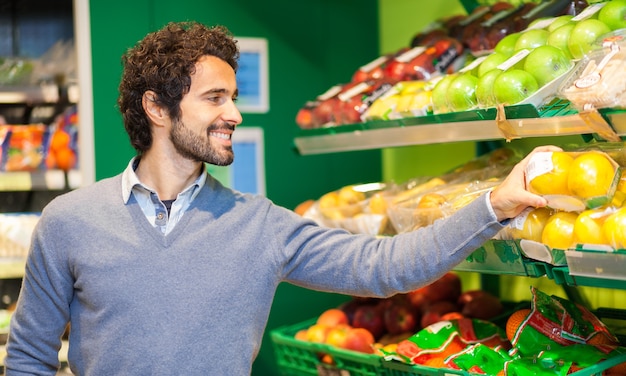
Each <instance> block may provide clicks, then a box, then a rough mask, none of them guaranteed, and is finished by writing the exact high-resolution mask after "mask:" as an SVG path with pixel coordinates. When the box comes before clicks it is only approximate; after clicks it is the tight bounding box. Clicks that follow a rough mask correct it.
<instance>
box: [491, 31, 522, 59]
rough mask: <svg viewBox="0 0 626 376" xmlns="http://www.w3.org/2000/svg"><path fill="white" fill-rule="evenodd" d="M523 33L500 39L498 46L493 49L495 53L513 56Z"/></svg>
mask: <svg viewBox="0 0 626 376" xmlns="http://www.w3.org/2000/svg"><path fill="white" fill-rule="evenodd" d="M520 35H522V34H521V33H512V34H509V35H507V36H505V37H504V38H502V39H500V41H499V42H498V43H496V46H495V47H494V48H493V50H494V51H495V52H500V53H502V54H504V55H507V56H511V55H513V52H514V51H515V43H516V42H517V40H518V39H519V37H520Z"/></svg>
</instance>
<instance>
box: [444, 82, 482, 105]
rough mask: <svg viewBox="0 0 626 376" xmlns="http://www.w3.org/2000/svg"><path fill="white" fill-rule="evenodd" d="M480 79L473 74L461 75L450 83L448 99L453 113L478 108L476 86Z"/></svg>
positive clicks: (447, 93) (447, 91)
mask: <svg viewBox="0 0 626 376" xmlns="http://www.w3.org/2000/svg"><path fill="white" fill-rule="evenodd" d="M477 85H478V77H476V76H474V75H473V74H471V73H463V74H459V75H458V76H456V77H455V78H454V80H452V81H451V82H450V86H448V90H446V99H447V100H448V105H449V106H450V110H452V111H453V112H458V111H467V110H469V109H472V108H474V107H476V104H477V103H476V86H477Z"/></svg>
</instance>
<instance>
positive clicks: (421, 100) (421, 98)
mask: <svg viewBox="0 0 626 376" xmlns="http://www.w3.org/2000/svg"><path fill="white" fill-rule="evenodd" d="M409 110H410V111H420V112H424V114H425V113H426V112H427V111H432V110H433V102H432V92H431V91H430V90H423V91H420V92H419V93H415V95H414V96H413V100H412V101H411V105H410V107H409Z"/></svg>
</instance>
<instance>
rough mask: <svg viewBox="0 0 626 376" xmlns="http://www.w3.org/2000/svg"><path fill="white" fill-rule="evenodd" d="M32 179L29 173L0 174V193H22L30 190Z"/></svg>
mask: <svg viewBox="0 0 626 376" xmlns="http://www.w3.org/2000/svg"><path fill="white" fill-rule="evenodd" d="M32 187H33V184H32V179H31V177H30V173H29V172H20V171H18V172H4V173H0V191H22V190H30V189H32Z"/></svg>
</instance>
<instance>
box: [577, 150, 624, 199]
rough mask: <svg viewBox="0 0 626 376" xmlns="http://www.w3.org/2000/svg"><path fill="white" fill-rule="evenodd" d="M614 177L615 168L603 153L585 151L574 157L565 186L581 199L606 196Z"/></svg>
mask: <svg viewBox="0 0 626 376" xmlns="http://www.w3.org/2000/svg"><path fill="white" fill-rule="evenodd" d="M614 177H615V168H614V167H613V164H612V163H611V161H610V160H609V158H608V157H607V156H606V155H605V154H603V153H599V152H593V151H592V152H586V153H583V154H581V155H579V156H577V157H576V158H574V161H573V162H572V165H571V167H570V173H569V176H568V179H567V186H568V188H569V189H570V191H571V192H572V194H574V195H575V196H578V197H580V198H583V199H588V198H591V197H598V196H606V195H608V194H609V193H610V189H611V184H612V183H613V178H614Z"/></svg>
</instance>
